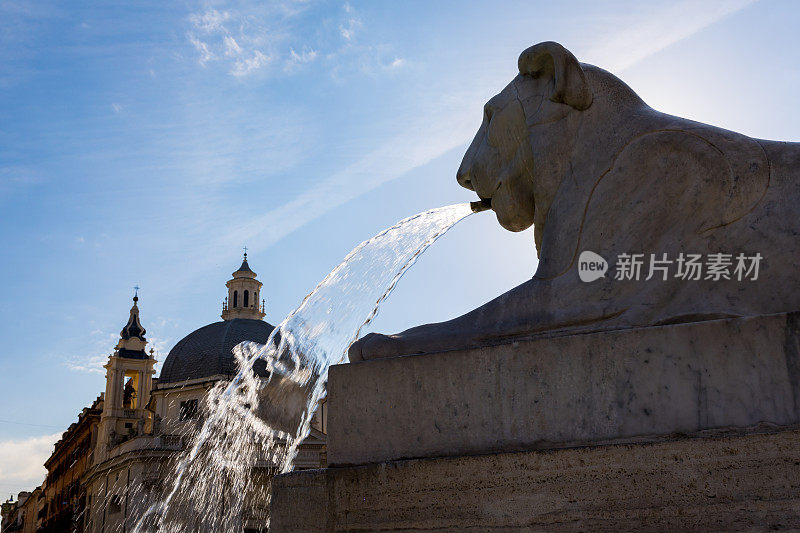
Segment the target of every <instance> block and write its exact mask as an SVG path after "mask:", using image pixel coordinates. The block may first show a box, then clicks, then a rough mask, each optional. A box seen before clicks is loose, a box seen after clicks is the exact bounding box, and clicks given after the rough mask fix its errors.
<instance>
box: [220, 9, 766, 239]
mask: <svg viewBox="0 0 800 533" xmlns="http://www.w3.org/2000/svg"><path fill="white" fill-rule="evenodd" d="M753 1H755V0H730V1H724V0H717V1H712V2H710V3H708V5H706V6H705V8H704V9H698V6H697V4H695V3H691V2H688V1H683V2H681V3H679V4H677V5H671V6H667V7H665V8H664V10H665V12H664V13H662V16H659V17H658V20H657V21H650V20H649V19H647V18H645V19H641V20H639V19H637V20H634V21H632V22H631V24H632V25H631V26H629V27H627V28H625V27H623V29H621V30H620V32H619V33H617V34H615V36H614V37H613V38H611V39H609V40H608V41H606V42H605V43H604V44H603V45H602V46H600V47H597V48H596V49H595V50H594V51H592V52H590V53H589V54H587V56H590V57H598V58H600V60H599V61H598V64H599V65H601V66H603V67H604V68H605V67H609V66H610V68H611V69H612V70H621V69H624V68H627V67H629V66H631V65H633V64H635V63H637V62H639V61H642V60H643V59H645V58H647V57H649V56H650V55H652V54H655V53H656V52H658V51H660V50H662V49H664V48H665V47H667V46H669V45H671V44H674V43H676V42H678V41H680V40H682V39H685V38H687V37H690V36H692V35H694V34H696V33H697V32H699V31H701V30H702V29H703V28H706V27H708V26H710V25H711V24H713V23H714V22H717V21H719V20H720V19H722V18H724V17H726V16H728V15H730V14H732V13H734V12H736V11H738V10H740V9H742V8H744V7H745V6H747V5H749V4H751V3H752V2H753ZM690 4H691V6H692V9H691V13H693V16H692V17H687V10H688V9H689V7H690ZM349 9H351V8H349ZM651 16H652V14H651ZM656 28H657V30H656ZM579 59H581V60H588V58H584V57H583V56H581V57H580V58H579ZM405 62H406V61H405V60H404V59H402V58H399V57H398V58H395V59H394V60H392V61H391V62H390V63H389V64H388V65H386V66H387V67H389V68H399V67H402V66H403V65H404V64H405ZM507 81H508V80H502V79H499V78H498V79H497V80H496V86H497V90H498V91H499V90H500V89H501V88H502V87H503V85H504V84H505V83H506V82H507ZM479 93H480V91H472V92H471V93H467V92H463V93H461V94H460V95H456V94H454V95H452V96H451V99H452V101H451V105H450V106H449V107H438V108H437V109H430V110H429V111H428V112H426V113H421V115H422V116H424V117H425V119H424V120H423V121H421V122H419V123H417V124H414V125H413V126H412V127H411V128H409V129H408V130H406V131H405V132H403V133H401V134H398V135H397V136H395V137H393V138H392V139H390V140H389V141H387V142H385V143H383V144H382V145H380V146H378V147H376V148H375V149H374V150H373V151H372V152H371V153H369V154H368V155H366V156H365V157H363V158H361V159H360V160H358V161H356V162H354V163H353V164H352V165H350V166H348V167H346V168H344V169H342V170H340V171H339V172H337V173H335V174H333V175H332V176H331V177H329V178H328V179H325V180H323V181H320V182H318V183H317V184H316V186H315V187H313V188H312V189H310V190H308V191H306V192H304V193H303V194H302V195H300V196H298V197H296V198H294V199H293V200H291V201H290V202H288V203H286V204H284V205H283V206H281V207H278V208H276V209H273V210H272V211H270V212H268V213H266V214H264V215H262V216H261V217H256V218H254V219H252V220H250V221H249V222H248V223H246V224H243V225H241V226H239V227H236V228H231V231H230V232H229V234H231V235H235V236H236V241H235V242H233V241H231V242H227V239H225V238H223V240H224V241H226V242H224V245H225V246H233V245H236V244H238V243H239V242H241V240H242V239H245V240H247V242H258V243H260V245H261V246H262V247H264V248H266V247H268V246H270V245H272V244H273V243H275V242H277V241H279V240H280V239H282V238H283V237H285V236H286V235H288V234H289V233H291V232H293V231H295V230H296V229H298V228H300V227H302V226H304V225H305V224H307V223H309V222H311V221H312V220H314V219H316V218H318V217H319V216H322V215H323V214H324V213H326V212H328V211H330V210H331V209H333V208H335V207H337V206H339V205H341V204H343V203H344V202H347V201H349V200H351V199H353V198H356V197H358V196H360V195H362V194H365V193H366V192H368V191H370V190H372V189H374V188H375V187H377V186H379V185H381V184H383V183H386V182H388V181H391V180H394V179H396V178H398V177H400V176H403V175H404V174H406V173H408V172H410V171H412V170H413V169H415V168H418V167H420V166H422V165H424V164H426V163H428V162H430V161H432V160H434V159H436V158H437V157H440V156H442V155H443V154H445V153H446V152H447V151H449V150H452V149H453V148H455V147H457V146H459V145H463V144H465V143H466V142H467V141H468V140H469V138H470V136H471V135H472V132H471V130H470V127H472V126H476V124H474V121H473V120H472V118H473V115H474V113H472V111H473V109H474V108H478V107H480V100H479V98H480V97H479V96H478V94H479ZM435 124H441V125H446V126H444V127H435V126H432V125H435Z"/></svg>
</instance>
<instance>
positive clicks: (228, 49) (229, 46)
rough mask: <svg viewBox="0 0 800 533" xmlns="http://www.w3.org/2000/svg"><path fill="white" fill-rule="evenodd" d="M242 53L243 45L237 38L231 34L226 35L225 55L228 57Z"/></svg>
mask: <svg viewBox="0 0 800 533" xmlns="http://www.w3.org/2000/svg"><path fill="white" fill-rule="evenodd" d="M241 53H242V47H241V46H239V43H237V42H236V39H234V38H233V37H231V36H230V35H226V36H225V55H226V56H228V57H231V56H237V55H239V54H241Z"/></svg>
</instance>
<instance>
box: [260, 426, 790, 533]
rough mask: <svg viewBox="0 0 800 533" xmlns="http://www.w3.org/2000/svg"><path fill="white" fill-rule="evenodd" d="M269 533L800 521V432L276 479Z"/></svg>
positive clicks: (673, 527) (737, 525) (765, 525)
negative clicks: (273, 532) (275, 532)
mask: <svg viewBox="0 0 800 533" xmlns="http://www.w3.org/2000/svg"><path fill="white" fill-rule="evenodd" d="M273 490H274V495H273V498H272V514H271V529H270V531H278V532H294V531H298V532H299V531H302V532H312V531H431V530H437V531H489V530H491V531H519V530H526V531H553V530H559V531H741V530H758V531H763V530H768V529H772V530H797V529H800V431H798V430H797V429H791V430H785V431H781V432H775V433H750V434H747V435H735V436H716V437H711V436H706V437H704V438H682V439H677V440H671V441H664V442H658V443H649V444H642V443H640V444H624V445H607V446H597V447H583V448H570V449H561V450H551V451H532V452H521V453H504V454H495V455H482V456H471V457H458V458H438V459H417V460H407V461H396V462H390V463H380V464H372V465H367V466H359V467H347V468H328V469H325V470H313V471H307V472H298V473H292V474H287V475H283V476H278V477H277V478H276V479H275V481H274V482H273Z"/></svg>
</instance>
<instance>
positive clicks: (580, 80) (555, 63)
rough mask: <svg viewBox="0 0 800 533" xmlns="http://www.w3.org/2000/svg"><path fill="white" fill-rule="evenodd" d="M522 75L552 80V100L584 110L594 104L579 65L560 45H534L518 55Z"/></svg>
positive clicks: (546, 43) (552, 43) (548, 42)
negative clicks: (545, 77) (547, 77)
mask: <svg viewBox="0 0 800 533" xmlns="http://www.w3.org/2000/svg"><path fill="white" fill-rule="evenodd" d="M519 72H520V74H523V75H530V76H533V77H535V78H538V77H540V76H549V77H551V78H553V82H554V86H555V88H554V89H553V94H552V95H550V100H552V101H553V102H558V103H562V104H567V105H569V106H572V107H574V108H575V109H579V110H583V109H586V108H588V107H589V106H590V105H592V90H591V89H590V88H589V83H588V82H587V81H586V74H585V73H584V72H583V69H582V68H581V65H580V63H578V60H577V59H575V56H574V55H572V53H571V52H570V51H569V50H567V49H566V48H564V47H563V46H561V45H560V44H558V43H556V42H553V41H547V42H543V43H539V44H535V45H533V46H531V47H530V48H528V49H527V50H525V51H524V52H522V54H521V55H520V56H519Z"/></svg>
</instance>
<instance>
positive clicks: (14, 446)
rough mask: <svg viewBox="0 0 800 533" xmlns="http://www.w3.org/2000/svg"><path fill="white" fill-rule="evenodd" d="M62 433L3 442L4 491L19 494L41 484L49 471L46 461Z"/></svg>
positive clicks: (0, 461) (0, 472) (0, 463)
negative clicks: (46, 467)
mask: <svg viewBox="0 0 800 533" xmlns="http://www.w3.org/2000/svg"><path fill="white" fill-rule="evenodd" d="M60 438H61V433H53V434H49V435H42V436H39V437H30V438H27V439H20V440H2V441H0V480H2V487H0V488H2V490H3V491H5V492H6V493H12V494H16V493H18V492H20V491H22V490H33V489H35V488H36V487H38V486H39V485H40V484H41V483H42V481H44V476H45V475H46V474H47V470H46V469H45V468H44V462H45V461H46V460H47V458H48V457H50V454H51V453H52V452H53V445H54V444H55V443H56V442H57V441H58V440H59V439H60Z"/></svg>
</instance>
